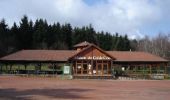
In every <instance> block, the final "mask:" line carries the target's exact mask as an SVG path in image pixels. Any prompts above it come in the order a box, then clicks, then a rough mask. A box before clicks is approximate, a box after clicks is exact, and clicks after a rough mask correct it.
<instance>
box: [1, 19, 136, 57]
mask: <svg viewBox="0 0 170 100" xmlns="http://www.w3.org/2000/svg"><path fill="white" fill-rule="evenodd" d="M83 41H88V42H91V43H94V44H96V45H98V46H100V47H101V48H102V49H104V50H122V51H129V50H130V49H132V50H133V49H135V48H134V46H133V45H131V42H132V41H130V40H129V39H128V36H127V35H125V36H122V35H119V34H118V33H116V34H115V35H111V34H110V33H108V32H103V31H102V32H96V31H95V30H94V28H93V27H92V26H91V25H89V26H83V27H81V28H80V27H74V28H73V27H72V26H71V24H69V23H66V24H60V23H59V22H58V23H54V24H48V22H47V21H46V20H43V19H37V20H36V21H35V22H33V21H32V20H29V19H28V17H27V16H23V18H21V21H20V23H19V25H17V24H16V23H14V24H13V25H12V27H11V28H9V26H8V25H7V24H6V22H5V20H4V19H3V20H1V21H0V56H4V55H6V54H9V53H12V52H16V51H18V50H22V49H69V50H70V49H73V48H72V47H73V45H75V44H77V43H79V42H83Z"/></svg>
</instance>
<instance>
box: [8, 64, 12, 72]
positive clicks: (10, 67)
mask: <svg viewBox="0 0 170 100" xmlns="http://www.w3.org/2000/svg"><path fill="white" fill-rule="evenodd" d="M11 69H12V64H10V66H9V71H10V74H11Z"/></svg>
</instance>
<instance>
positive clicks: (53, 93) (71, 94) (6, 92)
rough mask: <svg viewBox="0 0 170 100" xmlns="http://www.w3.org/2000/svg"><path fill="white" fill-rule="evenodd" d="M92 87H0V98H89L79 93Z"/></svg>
mask: <svg viewBox="0 0 170 100" xmlns="http://www.w3.org/2000/svg"><path fill="white" fill-rule="evenodd" d="M88 91H92V89H77V88H76V89H29V90H23V91H18V90H16V89H14V88H9V89H0V100H32V99H33V97H34V96H36V95H38V96H46V97H49V98H56V99H57V98H58V99H89V98H88V97H83V96H81V93H83V92H88Z"/></svg>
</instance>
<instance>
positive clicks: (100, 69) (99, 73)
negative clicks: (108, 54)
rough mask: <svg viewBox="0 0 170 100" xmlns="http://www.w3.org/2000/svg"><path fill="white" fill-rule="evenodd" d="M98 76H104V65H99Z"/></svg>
mask: <svg viewBox="0 0 170 100" xmlns="http://www.w3.org/2000/svg"><path fill="white" fill-rule="evenodd" d="M97 74H98V75H102V74H103V68H102V64H97Z"/></svg>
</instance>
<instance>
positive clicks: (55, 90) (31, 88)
mask: <svg viewBox="0 0 170 100" xmlns="http://www.w3.org/2000/svg"><path fill="white" fill-rule="evenodd" d="M85 99H86V100H170V81H168V80H160V81H159V80H129V81H128V80H124V81H123V80H59V79H56V78H42V77H39V78H38V77H19V76H18V77H17V76H0V100H85Z"/></svg>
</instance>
